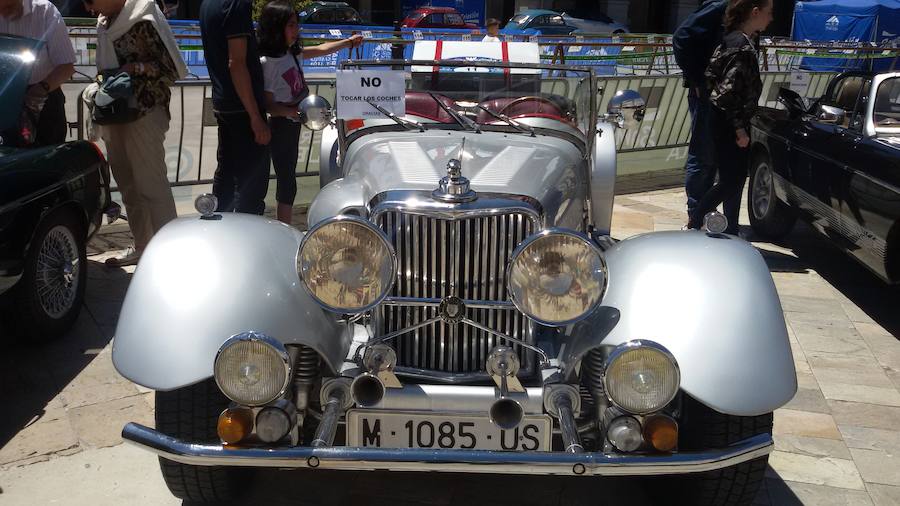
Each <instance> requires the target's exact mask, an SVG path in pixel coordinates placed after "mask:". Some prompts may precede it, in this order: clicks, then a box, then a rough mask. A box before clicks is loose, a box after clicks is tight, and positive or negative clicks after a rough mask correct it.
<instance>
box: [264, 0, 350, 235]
mask: <svg viewBox="0 0 900 506" xmlns="http://www.w3.org/2000/svg"><path fill="white" fill-rule="evenodd" d="M257 38H258V39H259V53H260V54H261V55H262V56H261V57H260V59H259V60H260V63H262V68H263V78H264V80H265V84H264V89H265V92H266V110H267V111H268V112H269V115H270V118H269V128H270V129H271V131H272V141H271V142H270V143H269V148H270V150H271V153H272V164H273V165H274V166H275V174H276V176H277V187H276V188H277V189H276V191H275V198H276V200H277V201H278V208H277V211H276V216H277V217H278V219H279V220H280V221H282V222H284V223H287V224H290V223H291V215H292V211H293V207H294V199H295V198H296V196H297V178H296V170H297V155H298V152H299V142H300V113H299V110H298V109H297V104H299V103H300V101H301V100H303V99H304V98H306V96H307V95H309V87H308V86H307V85H306V80H305V79H304V78H303V66H302V64H301V58H304V57H305V58H317V57H319V56H325V55H328V54H331V53H334V52H336V51H339V50H341V49H343V48H352V47H355V46H357V45H359V44H361V43H362V36H361V35H354V36H352V37H350V38H348V39H343V40H338V41H334V42H328V43H325V44H320V45H318V46H315V47H310V48H307V49H301V46H300V45H299V44H297V42H298V38H299V19H298V17H297V12H296V11H295V10H294V8H293V6H292V5H291V4H290V3H288V2H286V1H284V0H276V1H274V2H269V3H268V4H266V6H265V7H264V8H263V11H262V13H261V14H260V17H259V26H258V28H257Z"/></svg>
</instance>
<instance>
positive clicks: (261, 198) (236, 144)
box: [213, 112, 269, 214]
mask: <svg viewBox="0 0 900 506" xmlns="http://www.w3.org/2000/svg"><path fill="white" fill-rule="evenodd" d="M216 122H217V123H218V125H219V149H218V152H217V158H218V161H219V165H218V166H217V167H216V174H215V176H213V194H215V196H216V198H218V199H219V208H218V209H216V210H217V211H222V212H230V211H235V212H238V213H249V214H262V213H263V211H265V209H266V204H265V198H266V193H267V192H268V190H269V147H268V146H260V145H259V144H257V143H256V141H255V140H254V137H253V129H252V128H251V127H250V116H249V115H248V114H247V113H245V112H236V113H216Z"/></svg>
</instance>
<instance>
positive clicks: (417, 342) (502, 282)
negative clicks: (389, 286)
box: [375, 210, 535, 373]
mask: <svg viewBox="0 0 900 506" xmlns="http://www.w3.org/2000/svg"><path fill="white" fill-rule="evenodd" d="M375 221H376V224H377V225H378V226H379V227H381V228H382V230H384V231H385V232H386V233H387V235H388V237H389V238H390V241H391V243H392V244H393V245H394V248H395V249H396V252H397V257H398V266H399V272H398V274H397V282H396V284H395V285H394V288H393V290H392V292H391V297H401V298H406V297H410V298H416V299H426V300H430V301H431V304H430V305H419V306H416V305H412V304H396V305H391V304H384V305H382V306H381V308H380V309H379V310H378V314H377V315H376V320H375V325H376V332H377V334H376V335H386V334H389V333H391V332H394V331H396V330H400V329H404V328H407V327H410V326H412V325H415V324H416V323H419V322H422V321H425V320H427V319H429V318H433V317H435V316H436V315H437V311H438V308H437V307H436V306H435V304H434V302H435V301H440V300H441V299H443V298H444V297H448V296H456V297H459V298H461V299H463V300H473V301H479V302H493V301H502V302H506V301H509V300H510V299H509V295H508V294H507V288H506V267H507V265H508V264H509V259H510V257H511V256H512V252H513V250H515V248H516V246H518V244H519V243H521V242H522V241H523V240H524V239H525V238H526V237H528V236H529V235H531V234H532V233H533V232H534V229H535V224H534V222H533V221H532V217H531V216H530V215H528V214H526V213H523V212H512V213H509V214H500V215H495V216H472V217H465V216H463V217H457V218H456V219H452V220H451V219H445V218H438V217H432V216H425V215H416V214H406V213H403V212H399V211H396V210H389V211H385V212H382V213H380V214H377V215H376V216H375ZM465 316H466V317H467V318H469V319H471V320H474V321H475V322H477V323H480V324H482V325H484V326H487V327H488V328H490V329H492V330H494V331H496V332H500V333H502V334H505V335H509V336H512V337H515V338H517V339H521V340H523V341H525V342H528V343H532V341H533V337H532V335H531V327H530V323H529V321H528V319H527V318H526V317H525V316H524V315H522V314H521V313H520V312H518V311H517V310H515V308H514V307H507V308H505V309H504V308H497V309H486V308H484V309H481V308H471V307H467V308H466V314H465ZM499 344H508V345H510V346H513V347H514V348H515V349H516V351H517V353H518V354H519V357H520V359H521V362H522V366H523V367H522V369H523V370H525V371H527V370H529V369H530V367H531V365H532V364H533V363H534V357H533V356H532V355H533V353H532V352H530V351H528V350H527V349H524V348H522V347H521V346H519V345H516V344H514V343H507V342H506V340H505V339H502V338H498V337H497V336H494V335H491V334H490V333H488V332H485V331H483V330H480V329H477V328H475V327H473V326H471V325H467V324H464V323H453V324H451V323H447V322H444V321H438V322H436V323H433V324H431V325H428V326H425V327H422V328H419V329H418V330H415V331H412V332H408V333H406V334H402V335H400V336H398V337H397V338H395V339H394V345H395V349H396V351H397V363H398V365H399V366H406V367H412V368H417V369H426V370H434V371H442V372H449V373H470V372H478V371H483V370H484V363H485V360H486V358H487V354H488V353H489V352H490V351H491V349H493V348H494V347H495V346H497V345H499Z"/></svg>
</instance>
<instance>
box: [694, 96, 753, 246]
mask: <svg viewBox="0 0 900 506" xmlns="http://www.w3.org/2000/svg"><path fill="white" fill-rule="evenodd" d="M697 95H698V93H697V89H696V88H691V89H690V90H689V91H688V111H689V112H690V114H691V144H690V146H689V147H688V156H687V163H685V165H684V190H685V193H687V208H688V214H689V215H690V213H691V212H693V210H694V208H695V207H696V206H697V202H699V201H700V199H702V198H703V195H704V194H706V192H708V191H709V190H710V188H712V186H713V183H714V182H715V177H716V167H717V164H716V151H715V146H714V141H713V132H712V128H711V123H712V119H711V110H710V109H711V108H712V104H710V102H709V96H708V95H707V94H706V92H705V91H701V92H700V93H699V95H701V96H697ZM743 190H744V187H743V184H742V185H741V188H740V191H739V192H738V194H737V195H731V196H729V197H728V198H726V199H725V203H724V204H723V207H724V208H725V217H726V218H728V232H729V233H737V230H738V225H737V224H738V217H739V215H740V210H741V194H743Z"/></svg>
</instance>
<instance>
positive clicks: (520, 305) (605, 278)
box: [505, 228, 609, 327]
mask: <svg viewBox="0 0 900 506" xmlns="http://www.w3.org/2000/svg"><path fill="white" fill-rule="evenodd" d="M554 236H562V237H566V238H572V239H576V240H578V241H580V242H581V243H583V244H584V245H585V246H586V247H587V248H588V250H589V251H590V252H591V253H593V254H595V255H596V257H597V259H598V260H599V263H600V271H601V273H602V279H601V280H600V281H601V282H600V288H599V295H598V296H597V300H595V301H594V302H593V303H592V304H591V306H590V307H589V308H587V309H586V310H585V311H584V312H583V313H581V314H580V315H578V316H575V317H573V318H568V319H565V320H551V319H547V318H541V317H540V316H537V315H535V314H533V313H532V312H531V311H529V310H528V309H529V308H528V307H527V305H526V304H525V303H524V301H522V300H520V298H519V297H518V296H517V295H516V290H514V289H513V287H512V284H511V283H512V282H513V281H512V280H513V278H512V272H513V269H514V268H515V265H516V260H517V259H518V258H519V256H520V255H521V254H522V253H523V252H524V251H526V250H527V249H528V248H529V247H531V246H532V245H534V243H536V242H538V241H541V240H545V239H547V238H548V237H554ZM505 274H506V285H507V287H506V288H507V292H508V293H509V298H510V300H511V301H512V303H513V305H515V307H516V309H518V310H519V311H520V312H521V313H522V314H524V315H525V316H526V317H527V318H528V319H529V320H531V321H533V322H535V323H537V324H540V325H545V326H548V327H565V326H566V325H571V324H573V323H578V322H580V321H582V320H584V319H585V318H587V317H589V316H590V315H591V314H592V313H593V312H594V311H595V310H596V309H597V307H599V306H600V303H601V301H602V300H603V296H604V295H605V294H606V289H607V288H608V286H609V270H608V268H607V265H606V258H605V257H604V255H603V250H602V249H601V248H600V246H598V245H597V244H596V243H595V242H594V241H592V240H591V239H590V237H588V236H586V235H584V234H581V233H578V232H575V231H573V230H568V229H563V228H548V229H544V230H541V231H539V232H536V233H534V234H532V235H530V236H528V237H527V238H526V239H525V240H524V241H522V242H521V243H520V244H519V245H518V246H517V247H516V248H515V249H514V250H513V253H512V255H511V256H510V262H509V265H507V266H506V273H505Z"/></svg>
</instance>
